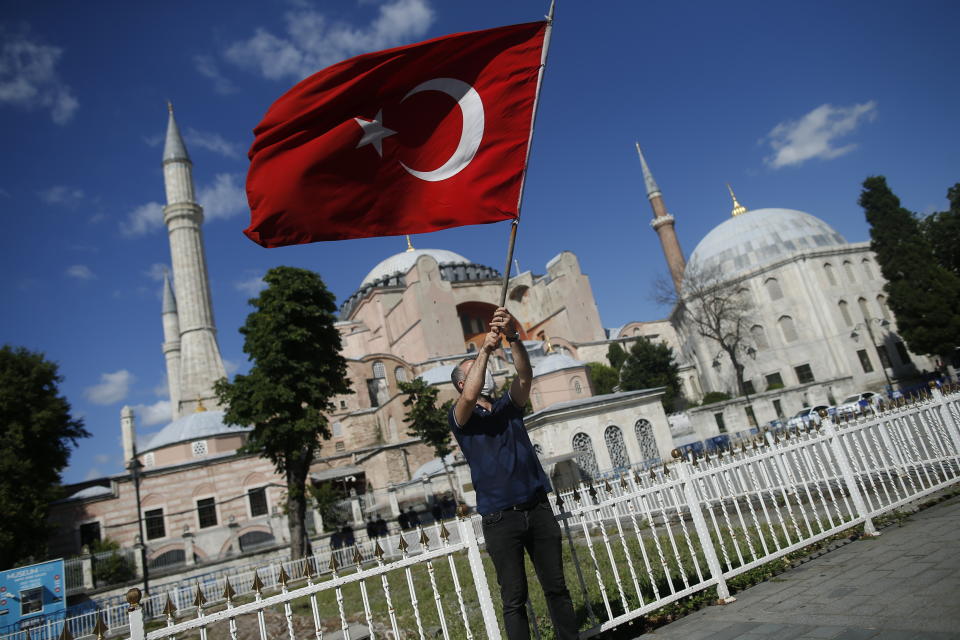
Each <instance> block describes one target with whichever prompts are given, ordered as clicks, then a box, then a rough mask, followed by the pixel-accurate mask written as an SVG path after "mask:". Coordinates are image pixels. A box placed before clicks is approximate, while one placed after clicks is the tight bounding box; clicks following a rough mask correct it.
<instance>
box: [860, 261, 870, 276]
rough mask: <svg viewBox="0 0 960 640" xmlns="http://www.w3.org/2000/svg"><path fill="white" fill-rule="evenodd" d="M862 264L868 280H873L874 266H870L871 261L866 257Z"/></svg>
mask: <svg viewBox="0 0 960 640" xmlns="http://www.w3.org/2000/svg"><path fill="white" fill-rule="evenodd" d="M860 264H861V265H863V272H864V273H866V274H867V280H873V267H871V266H870V261H869V260H867V259H866V258H864V259H863V262H861V263H860Z"/></svg>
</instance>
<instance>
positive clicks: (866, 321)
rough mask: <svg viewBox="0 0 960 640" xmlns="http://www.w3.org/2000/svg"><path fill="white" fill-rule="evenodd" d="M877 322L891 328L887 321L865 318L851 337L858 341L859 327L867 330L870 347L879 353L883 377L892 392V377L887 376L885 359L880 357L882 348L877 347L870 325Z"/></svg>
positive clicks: (857, 325) (855, 328)
mask: <svg viewBox="0 0 960 640" xmlns="http://www.w3.org/2000/svg"><path fill="white" fill-rule="evenodd" d="M873 322H876V323H877V324H878V325H880V326H881V327H889V326H890V322H888V321H887V320H881V319H880V318H868V317H864V318H863V322H858V323H857V324H856V326H854V327H853V331H852V332H851V333H850V337H851V338H853V339H854V340H856V339H857V337H858V336H857V327H861V326H862V327H864V328H865V329H866V330H867V335H869V336H870V345H871V346H872V347H873V349H874V351H876V352H877V357H878V358H880V369H881V371H883V377H884V379H885V380H886V381H887V388H888V389H890V390H891V391H892V390H893V383H892V382H890V376H889V375H888V374H887V367H886V365H885V364H884V362H883V358H882V357H880V347H878V346H877V340H876V338H874V336H873V329H872V328H871V327H870V324H871V323H873Z"/></svg>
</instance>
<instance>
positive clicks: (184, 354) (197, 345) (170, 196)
mask: <svg viewBox="0 0 960 640" xmlns="http://www.w3.org/2000/svg"><path fill="white" fill-rule="evenodd" d="M167 107H168V110H169V112H170V117H169V120H168V123H167V140H166V144H165V145H164V148H163V182H164V186H165V187H166V191H167V206H165V207H164V208H163V221H164V223H165V224H166V225H167V231H168V233H169V236H170V258H171V263H172V264H173V286H174V289H175V291H176V292H177V297H176V303H177V312H178V313H177V320H178V322H179V325H180V327H179V328H180V366H179V369H180V374H179V390H178V393H177V394H173V393H171V394H170V395H171V404H172V401H173V396H174V395H176V397H177V399H178V401H177V405H175V406H174V407H173V413H174V415H183V414H185V413H188V412H190V411H192V410H193V409H195V408H196V406H197V405H198V404H199V402H200V401H201V400H207V401H208V402H207V406H210V405H216V404H217V402H216V399H215V396H214V394H213V383H214V382H216V381H217V380H219V379H220V378H224V377H226V375H227V374H226V370H225V369H224V368H223V360H222V359H221V358H220V348H219V347H218V346H217V329H216V325H215V324H214V320H213V304H212V303H211V298H210V280H209V277H208V275H207V259H206V256H205V254H204V250H203V232H202V231H201V229H200V225H201V224H203V209H202V208H201V207H200V205H199V204H197V202H196V200H195V199H194V189H193V163H191V162H190V156H189V155H188V154H187V148H186V146H184V144H183V138H182V137H181V136H180V130H179V129H178V128H177V122H176V120H175V119H174V117H173V105H171V104H169V103H168V104H167ZM168 371H169V370H168ZM173 384H174V383H173V381H171V387H172V386H173Z"/></svg>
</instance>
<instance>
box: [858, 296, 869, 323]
mask: <svg viewBox="0 0 960 640" xmlns="http://www.w3.org/2000/svg"><path fill="white" fill-rule="evenodd" d="M857 304H858V305H860V314H861V315H862V316H863V319H864V321H866V320H869V319H870V307H868V306H867V299H866V298H860V299H858V300H857Z"/></svg>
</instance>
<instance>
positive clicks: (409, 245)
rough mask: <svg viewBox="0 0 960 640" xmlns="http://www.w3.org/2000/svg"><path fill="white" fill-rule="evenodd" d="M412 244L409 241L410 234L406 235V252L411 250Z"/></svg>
mask: <svg viewBox="0 0 960 640" xmlns="http://www.w3.org/2000/svg"><path fill="white" fill-rule="evenodd" d="M413 250H414V249H413V245H412V244H411V243H410V236H409V235H407V253H409V252H411V251H413Z"/></svg>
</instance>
